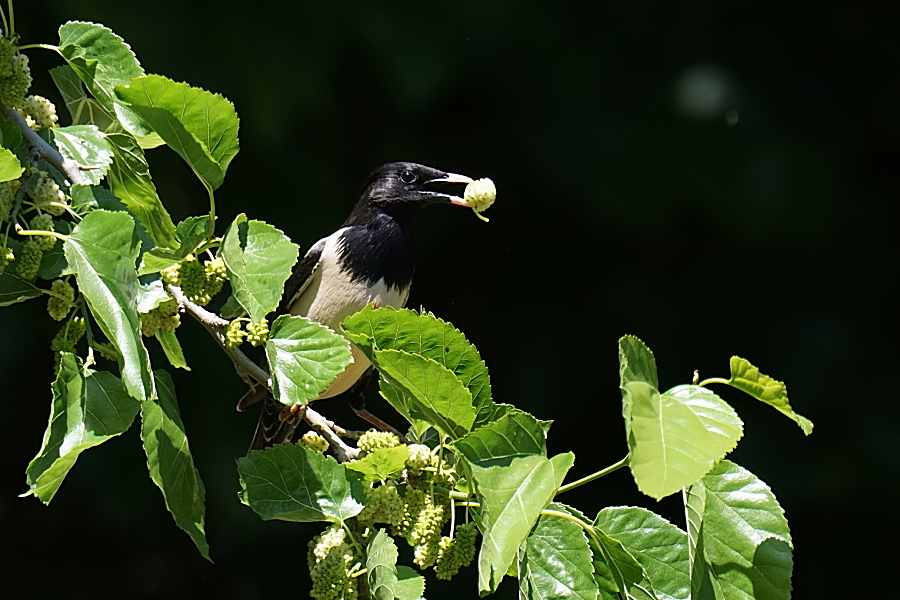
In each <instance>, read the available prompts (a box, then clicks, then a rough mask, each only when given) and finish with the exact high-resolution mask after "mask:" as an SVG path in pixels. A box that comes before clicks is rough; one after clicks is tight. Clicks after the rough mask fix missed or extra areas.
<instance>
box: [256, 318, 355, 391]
mask: <svg viewBox="0 0 900 600" xmlns="http://www.w3.org/2000/svg"><path fill="white" fill-rule="evenodd" d="M266 357H267V358H268V361H269V371H270V372H271V374H272V383H273V386H274V392H275V399H276V400H278V401H279V402H281V403H282V404H285V405H287V406H293V405H295V404H301V405H305V404H307V403H308V401H310V400H313V399H315V398H316V397H317V396H318V395H319V394H321V393H322V392H324V391H325V390H327V389H328V386H329V385H331V383H332V382H333V381H334V380H335V379H336V378H337V376H338V374H339V373H341V371H343V370H344V369H346V368H347V365H349V364H350V358H351V356H350V344H348V343H347V340H346V339H344V338H343V337H342V336H340V335H337V334H336V333H334V332H333V331H331V330H330V329H328V328H327V327H325V326H324V325H320V324H319V323H316V322H315V321H310V320H309V319H307V318H306V317H295V316H292V315H281V316H280V317H278V318H277V319H275V321H274V322H273V323H272V326H271V328H270V330H269V339H268V340H267V341H266Z"/></svg>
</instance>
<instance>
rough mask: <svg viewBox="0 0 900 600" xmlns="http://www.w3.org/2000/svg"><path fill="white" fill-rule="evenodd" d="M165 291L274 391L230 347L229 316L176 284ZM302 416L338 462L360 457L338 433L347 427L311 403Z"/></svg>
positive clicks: (240, 367)
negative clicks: (195, 300) (205, 305)
mask: <svg viewBox="0 0 900 600" xmlns="http://www.w3.org/2000/svg"><path fill="white" fill-rule="evenodd" d="M166 290H167V291H168V292H169V295H170V296H172V297H173V298H174V299H175V301H176V302H178V306H180V307H182V308H183V309H184V312H186V313H187V314H189V315H191V316H192V317H194V318H195V319H196V320H197V321H198V322H199V323H200V324H201V325H203V327H204V328H205V329H206V331H208V332H209V334H210V335H211V336H213V338H214V339H215V340H216V341H217V342H218V343H219V346H221V348H222V350H224V351H225V354H227V355H228V358H230V359H231V362H233V363H234V367H235V369H237V372H238V374H239V375H241V376H244V375H247V376H249V377H251V378H253V379H254V380H256V381H257V382H259V383H260V384H262V385H263V386H265V388H266V389H267V390H269V391H272V378H271V377H270V376H269V374H268V373H266V371H265V369H263V368H262V367H260V366H259V365H258V364H256V363H255V362H253V361H252V360H250V358H249V357H247V355H246V354H244V353H243V352H241V351H240V350H238V349H237V348H229V347H228V346H227V345H226V344H225V334H224V333H223V331H222V330H223V329H224V328H225V327H226V326H227V325H228V321H227V320H226V319H223V318H222V317H220V316H219V315H217V314H215V313H213V312H210V311H208V310H206V309H205V308H203V307H202V306H198V305H197V304H194V303H193V302H191V301H190V300H188V299H187V296H185V295H184V292H183V291H182V290H181V288H180V287H178V286H177V285H171V284H166ZM303 419H304V420H305V421H306V422H307V423H309V425H310V427H312V428H313V429H315V430H316V431H317V432H318V433H319V435H321V436H322V437H324V438H325V439H326V440H328V444H329V445H330V446H331V451H332V452H334V457H335V459H337V461H338V462H347V461H349V460H355V459H356V458H357V457H358V456H359V450H358V449H356V448H354V447H352V446H348V445H347V444H345V443H344V440H342V439H341V438H340V435H339V434H338V433H337V432H344V430H343V429H342V428H340V427H338V426H337V425H335V424H334V423H332V422H330V421H328V420H327V419H326V418H325V417H323V416H322V415H321V414H319V413H318V412H316V411H314V410H313V409H312V408H310V407H309V405H307V406H306V407H305V409H304V412H303Z"/></svg>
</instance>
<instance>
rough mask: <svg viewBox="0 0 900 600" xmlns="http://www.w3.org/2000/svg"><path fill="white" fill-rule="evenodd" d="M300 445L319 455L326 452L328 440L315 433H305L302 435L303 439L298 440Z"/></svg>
mask: <svg viewBox="0 0 900 600" xmlns="http://www.w3.org/2000/svg"><path fill="white" fill-rule="evenodd" d="M300 443H301V444H303V445H304V446H306V447H307V448H309V449H311V450H315V451H316V452H318V453H319V454H322V453H323V452H325V451H326V450H328V440H326V439H325V438H323V437H322V436H321V435H319V434H318V433H316V432H315V431H307V432H306V433H304V434H303V437H301V438H300Z"/></svg>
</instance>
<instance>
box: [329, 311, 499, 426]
mask: <svg viewBox="0 0 900 600" xmlns="http://www.w3.org/2000/svg"><path fill="white" fill-rule="evenodd" d="M341 327H342V328H343V330H344V332H345V335H347V337H348V338H349V339H350V341H352V342H353V343H355V344H356V345H357V346H359V347H360V349H361V350H362V351H363V352H365V353H366V356H368V357H369V359H370V360H371V359H372V357H373V354H374V350H376V349H378V350H401V351H403V352H409V353H410V354H421V355H422V356H424V357H425V358H430V359H431V360H434V361H436V362H437V363H439V364H441V365H443V366H444V367H446V368H447V369H449V370H450V371H452V372H453V373H454V374H455V375H456V377H457V378H458V379H459V380H460V381H461V382H462V384H463V385H464V386H465V387H466V389H468V390H469V392H470V393H471V394H472V404H473V405H474V406H475V409H476V411H477V416H476V418H475V422H474V424H473V428H477V427H479V426H481V425H483V424H484V423H487V422H489V420H490V417H491V416H492V414H493V412H492V409H493V407H494V404H493V402H491V383H490V377H489V376H488V371H487V367H486V366H485V364H484V361H483V360H481V356H480V355H479V354H478V350H476V349H475V346H474V345H472V343H471V342H469V340H467V339H466V337H465V336H464V335H463V334H462V332H460V331H459V330H458V329H456V328H455V327H453V325H451V324H450V323H447V322H446V321H444V320H442V319H439V318H437V317H435V316H434V315H433V314H431V313H428V312H426V313H418V312H416V311H414V310H409V309H401V310H397V309H394V308H390V307H384V308H373V307H372V306H367V307H366V308H364V309H363V310H361V311H360V312H358V313H356V314H355V315H351V316H349V317H347V318H346V319H345V320H344V322H343V323H342V324H341Z"/></svg>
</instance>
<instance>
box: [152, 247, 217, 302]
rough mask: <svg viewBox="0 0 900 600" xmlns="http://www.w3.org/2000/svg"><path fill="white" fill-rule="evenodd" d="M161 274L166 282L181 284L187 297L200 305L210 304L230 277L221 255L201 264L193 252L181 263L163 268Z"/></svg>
mask: <svg viewBox="0 0 900 600" xmlns="http://www.w3.org/2000/svg"><path fill="white" fill-rule="evenodd" d="M159 274H160V275H161V276H162V278H163V281H165V282H166V283H168V284H170V285H177V286H181V290H182V291H183V292H184V295H185V296H187V299H188V300H190V301H191V302H193V303H194V304H197V305H198V306H206V305H207V304H209V302H210V300H212V299H213V297H214V296H215V295H216V294H218V293H219V292H220V291H222V286H223V285H224V284H225V281H226V280H227V279H228V271H227V270H226V269H225V261H224V260H223V259H222V258H221V257H219V256H216V257H215V258H213V259H211V260H208V261H206V262H205V263H203V264H202V265H201V264H200V261H198V260H197V257H196V256H194V255H193V254H191V255H190V256H188V257H187V258H185V259H184V260H183V261H182V262H181V263H180V264H177V265H172V266H171V267H168V268H166V269H163V270H162V271H160V273H159Z"/></svg>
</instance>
